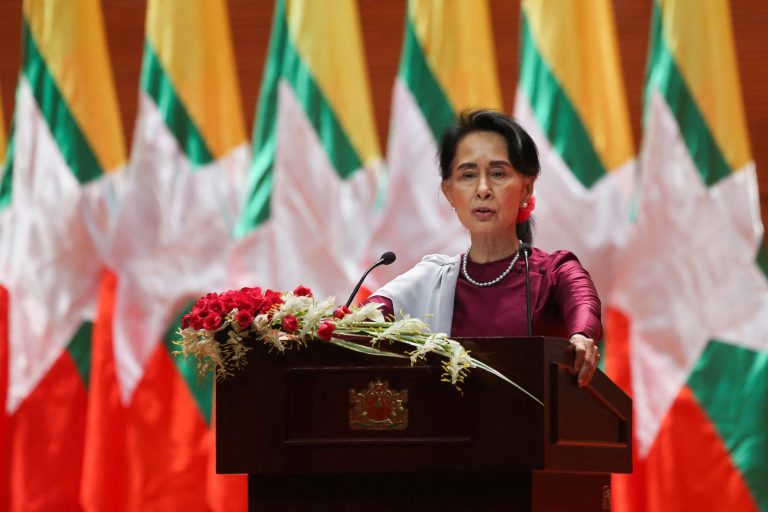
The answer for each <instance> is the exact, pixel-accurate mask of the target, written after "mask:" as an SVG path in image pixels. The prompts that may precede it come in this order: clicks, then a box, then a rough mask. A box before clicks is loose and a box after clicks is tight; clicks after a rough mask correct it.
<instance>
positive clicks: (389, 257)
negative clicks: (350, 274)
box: [344, 251, 397, 307]
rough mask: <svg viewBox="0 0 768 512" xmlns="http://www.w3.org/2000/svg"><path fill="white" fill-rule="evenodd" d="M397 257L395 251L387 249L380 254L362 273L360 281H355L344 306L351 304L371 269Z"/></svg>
mask: <svg viewBox="0 0 768 512" xmlns="http://www.w3.org/2000/svg"><path fill="white" fill-rule="evenodd" d="M395 259H397V256H395V253H393V252H392V251H387V252H385V253H384V254H382V255H381V258H379V261H377V262H376V263H374V264H373V265H371V268H369V269H368V270H366V271H365V274H363V277H361V278H360V281H358V282H357V286H355V289H354V290H352V295H350V296H349V299H347V303H346V304H344V306H345V307H349V305H350V304H352V301H353V300H354V298H355V295H357V291H358V290H359V289H360V286H362V284H363V281H365V278H366V277H367V276H368V274H370V273H371V270H373V269H375V268H376V267H378V266H379V265H389V264H391V263H392V262H393V261H395Z"/></svg>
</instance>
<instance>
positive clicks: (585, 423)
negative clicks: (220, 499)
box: [216, 337, 632, 512]
mask: <svg viewBox="0 0 768 512" xmlns="http://www.w3.org/2000/svg"><path fill="white" fill-rule="evenodd" d="M460 341H461V342H462V344H463V345H464V346H465V347H467V349H469V350H470V352H471V354H472V355H473V356H474V357H476V358H478V359H480V360H482V361H484V362H486V363H488V364H490V365H491V366H493V367H494V368H496V369H497V370H499V371H500V372H502V373H503V374H505V375H506V376H508V377H509V378H511V379H512V380H514V381H516V382H517V383H519V384H520V385H522V386H523V387H524V388H525V389H527V390H528V391H530V392H531V393H532V394H534V395H535V396H536V397H537V398H539V399H540V400H541V401H542V402H544V406H542V405H540V404H539V403H537V402H535V401H534V400H532V399H531V398H530V397H528V396H526V395H525V394H524V393H522V392H521V391H519V390H518V389H516V388H515V387H513V386H511V385H510V384H508V383H506V382H504V381H502V380H500V379H498V378H496V377H494V376H492V375H490V374H488V373H486V372H483V371H482V370H478V369H475V370H472V371H471V373H470V375H469V377H468V378H467V380H466V382H465V383H464V385H463V395H462V394H461V393H459V392H458V391H456V389H455V388H453V387H452V386H451V385H450V384H447V383H444V382H440V375H441V374H442V369H441V367H440V359H439V358H437V357H435V359H434V360H429V361H428V362H427V363H426V364H420V365H417V366H414V367H411V365H410V361H409V360H408V359H392V358H385V357H375V356H369V355H364V354H358V353H355V352H351V351H348V350H345V349H341V348H338V347H335V346H332V345H328V344H323V343H320V342H317V343H313V344H312V346H311V347H309V348H306V349H302V350H298V351H291V352H286V353H285V354H283V355H280V354H274V353H273V354H267V353H266V350H264V349H262V348H257V349H255V350H252V351H251V352H250V353H249V362H248V366H247V368H246V369H245V370H244V371H243V372H242V373H240V374H238V375H237V376H236V377H233V378H230V379H229V380H226V381H224V382H220V383H217V385H216V445H217V452H216V468H217V472H219V473H247V474H248V492H249V505H250V510H254V511H272V510H275V511H277V510H280V511H288V510H291V511H313V512H317V511H326V510H327V511H334V512H337V511H395V510H396V511H410V510H414V511H415V510H419V511H431V510H435V511H437V510H440V511H454V510H455V511H468V510H482V511H495V510H505V511H512V510H535V511H550V510H551V511H554V510H557V511H570V510H573V511H576V510H579V511H580V510H585V511H586V510H589V511H600V510H609V509H610V473H628V472H630V471H631V469H632V449H631V439H632V432H631V425H632V403H631V400H630V399H629V397H627V395H625V394H624V393H623V392H622V391H621V390H620V389H619V388H618V387H616V385H614V384H613V383H612V382H611V381H610V379H608V378H607V377H606V376H605V375H604V374H603V373H601V372H599V371H598V373H597V374H596V375H595V377H594V379H593V380H592V382H591V383H590V385H589V386H588V387H586V388H578V387H577V386H576V383H575V377H574V375H573V372H572V370H571V366H570V365H571V363H572V361H573V353H572V351H571V348H570V344H569V343H568V342H567V341H566V340H562V339H555V338H542V337H531V338H482V339H472V338H465V339H461V340H460Z"/></svg>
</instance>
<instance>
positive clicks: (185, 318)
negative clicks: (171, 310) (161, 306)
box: [181, 313, 192, 329]
mask: <svg viewBox="0 0 768 512" xmlns="http://www.w3.org/2000/svg"><path fill="white" fill-rule="evenodd" d="M191 319H192V313H187V314H186V315H184V316H183V317H181V328H182V329H186V328H187V327H189V321H190V320H191Z"/></svg>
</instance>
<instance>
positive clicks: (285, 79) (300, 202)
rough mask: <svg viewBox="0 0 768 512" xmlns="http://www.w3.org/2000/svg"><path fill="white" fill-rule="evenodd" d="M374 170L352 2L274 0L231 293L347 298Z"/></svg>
mask: <svg viewBox="0 0 768 512" xmlns="http://www.w3.org/2000/svg"><path fill="white" fill-rule="evenodd" d="M380 167H381V156H380V152H379V147H378V140H377V138H376V131H375V127H374V122H373V112H372V107H371V99H370V91H369V86H368V77H367V73H366V69H365V60H364V54H363V46H362V38H361V33H360V22H359V19H358V10H357V2H355V1H354V0H338V1H334V2H317V1H315V0H294V1H285V0H278V1H277V4H276V7H275V15H274V22H273V25H272V35H271V39H270V44H269V55H268V56H267V62H266V64H265V68H264V76H263V83H262V88H261V93H260V96H259V105H258V112H257V116H256V126H255V128H254V135H253V159H252V162H251V167H250V170H249V178H248V187H247V197H246V202H245V205H244V207H243V212H242V215H241V216H240V218H239V222H238V223H237V228H236V236H237V237H238V239H239V241H238V247H237V249H236V251H235V255H234V257H233V260H232V269H231V270H232V271H231V275H230V279H231V281H230V282H231V283H232V287H239V286H241V285H250V286H255V285H259V286H262V287H265V288H272V289H282V290H284V289H289V290H293V289H294V288H295V287H296V285H298V284H300V283H299V281H301V284H304V285H306V286H309V287H310V288H312V290H313V291H314V292H315V295H317V296H321V297H325V296H328V295H334V296H336V297H338V300H339V302H341V301H342V300H343V299H344V298H346V295H347V294H349V292H350V291H351V290H352V288H353V286H354V284H355V282H356V281H357V279H358V278H359V276H360V274H361V273H362V270H361V268H360V266H361V262H362V259H363V251H364V249H365V247H366V245H367V242H368V239H369V237H370V224H371V218H372V215H373V205H374V202H375V199H376V188H377V169H379V168H380Z"/></svg>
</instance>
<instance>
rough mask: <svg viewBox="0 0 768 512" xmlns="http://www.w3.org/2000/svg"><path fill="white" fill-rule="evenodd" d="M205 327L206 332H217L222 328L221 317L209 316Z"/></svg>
mask: <svg viewBox="0 0 768 512" xmlns="http://www.w3.org/2000/svg"><path fill="white" fill-rule="evenodd" d="M203 327H205V330H206V331H215V330H216V329H218V328H219V327H221V317H220V316H216V315H208V316H207V317H205V320H204V321H203Z"/></svg>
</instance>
